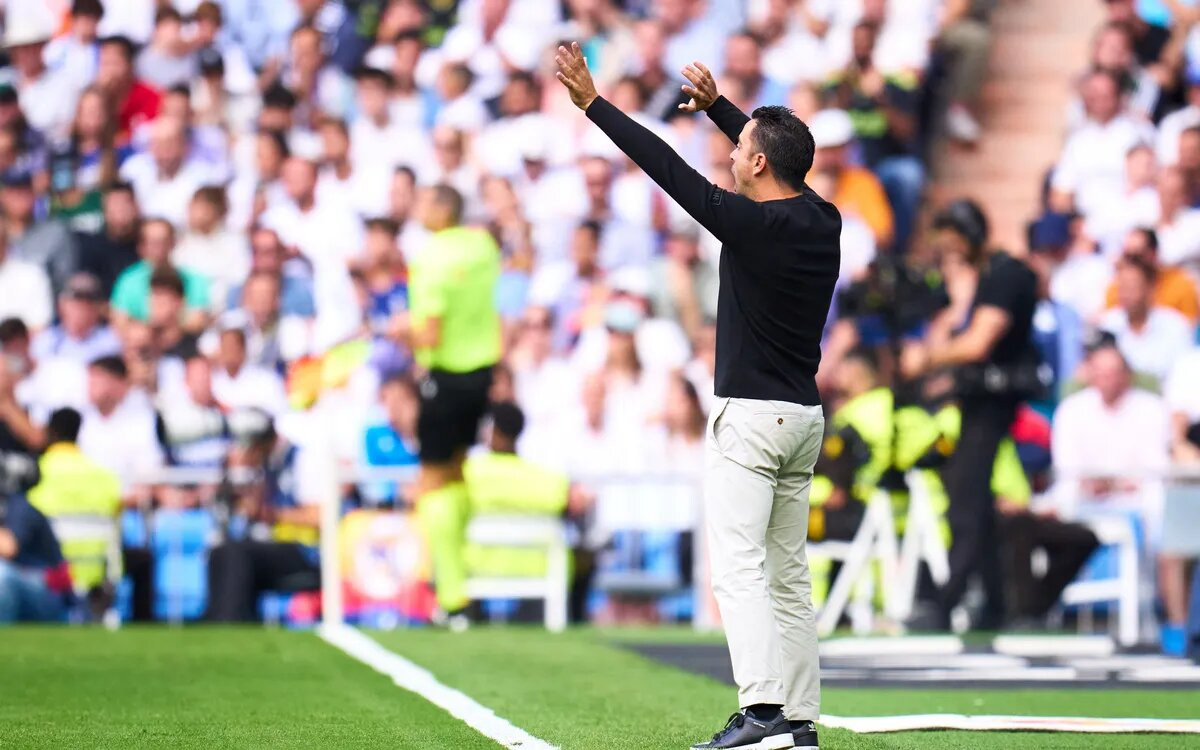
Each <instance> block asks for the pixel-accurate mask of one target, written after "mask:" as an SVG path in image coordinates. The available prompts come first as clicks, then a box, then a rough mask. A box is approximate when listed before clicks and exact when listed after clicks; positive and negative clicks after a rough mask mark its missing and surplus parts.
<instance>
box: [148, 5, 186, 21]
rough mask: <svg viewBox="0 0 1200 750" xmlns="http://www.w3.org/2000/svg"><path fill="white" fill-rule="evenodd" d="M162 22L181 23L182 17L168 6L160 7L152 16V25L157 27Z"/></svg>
mask: <svg viewBox="0 0 1200 750" xmlns="http://www.w3.org/2000/svg"><path fill="white" fill-rule="evenodd" d="M164 21H174V22H175V23H183V16H182V15H180V13H179V11H177V10H175V8H173V7H172V6H170V5H160V6H159V8H158V11H156V12H155V14H154V25H155V26H158V25H159V24H161V23H163V22H164Z"/></svg>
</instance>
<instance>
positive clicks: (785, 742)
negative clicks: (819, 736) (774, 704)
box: [692, 710, 815, 750]
mask: <svg viewBox="0 0 1200 750" xmlns="http://www.w3.org/2000/svg"><path fill="white" fill-rule="evenodd" d="M814 736H815V735H814ZM791 746H792V729H791V727H790V726H789V725H788V720H787V719H786V718H784V716H783V712H782V711H780V712H779V713H778V714H776V715H775V717H774V718H772V719H768V720H766V721H762V720H760V719H756V718H754V717H753V716H751V715H750V714H748V713H746V712H745V710H742V711H739V712H737V713H736V714H734V715H733V716H730V717H729V722H728V723H726V724H725V728H724V729H722V730H721V731H719V732H717V733H716V734H714V735H713V738H712V739H711V740H709V741H708V742H699V743H697V744H695V745H692V750H735V749H736V750H781V748H788V747H791Z"/></svg>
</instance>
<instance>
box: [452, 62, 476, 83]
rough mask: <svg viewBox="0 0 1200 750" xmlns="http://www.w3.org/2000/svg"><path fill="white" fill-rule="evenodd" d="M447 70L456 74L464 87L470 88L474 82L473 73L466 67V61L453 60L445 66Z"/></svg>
mask: <svg viewBox="0 0 1200 750" xmlns="http://www.w3.org/2000/svg"><path fill="white" fill-rule="evenodd" d="M447 71H448V72H449V73H450V75H453V76H457V77H458V78H460V79H461V80H462V82H463V86H464V88H471V84H472V83H474V82H475V74H474V73H472V72H471V69H470V68H468V67H467V64H466V63H461V62H455V63H450V64H449V65H448V66H447Z"/></svg>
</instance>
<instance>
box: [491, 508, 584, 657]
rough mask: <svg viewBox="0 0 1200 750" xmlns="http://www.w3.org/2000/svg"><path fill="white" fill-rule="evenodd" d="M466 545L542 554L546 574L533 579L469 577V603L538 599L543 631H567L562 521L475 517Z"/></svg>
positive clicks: (565, 550)
mask: <svg viewBox="0 0 1200 750" xmlns="http://www.w3.org/2000/svg"><path fill="white" fill-rule="evenodd" d="M467 541H468V542H470V543H472V544H478V545H482V546H487V547H533V548H538V549H543V550H545V552H546V574H545V575H544V576H542V577H537V578H501V577H491V576H486V577H485V576H473V577H469V578H468V579H467V596H469V597H471V598H472V599H540V600H541V601H542V603H543V605H544V609H545V622H546V629H547V630H549V631H551V632H553V633H559V632H562V631H563V630H564V629H565V628H566V627H567V538H566V531H565V529H564V527H563V523H562V521H560V520H558V519H557V518H547V517H545V516H520V515H479V516H475V517H473V518H472V519H471V521H470V523H468V525H467Z"/></svg>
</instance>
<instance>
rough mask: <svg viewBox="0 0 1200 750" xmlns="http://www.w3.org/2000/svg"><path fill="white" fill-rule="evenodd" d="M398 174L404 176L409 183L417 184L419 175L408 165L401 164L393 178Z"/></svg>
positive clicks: (393, 173)
mask: <svg viewBox="0 0 1200 750" xmlns="http://www.w3.org/2000/svg"><path fill="white" fill-rule="evenodd" d="M398 174H402V175H404V176H405V177H407V178H408V180H409V182H412V183H413V184H416V182H417V173H416V172H414V171H413V168H412V167H410V166H408V165H407V164H401V165H400V166H398V167H396V169H395V170H393V171H392V177H395V176H396V175H398Z"/></svg>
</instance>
